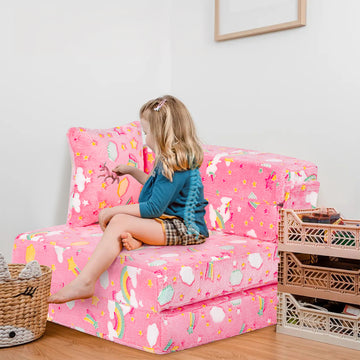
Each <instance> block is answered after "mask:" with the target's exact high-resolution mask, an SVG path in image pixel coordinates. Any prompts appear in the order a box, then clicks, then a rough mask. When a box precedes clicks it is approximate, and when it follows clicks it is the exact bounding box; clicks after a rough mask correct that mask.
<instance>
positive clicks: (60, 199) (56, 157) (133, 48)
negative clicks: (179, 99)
mask: <svg viewBox="0 0 360 360" xmlns="http://www.w3.org/2000/svg"><path fill="white" fill-rule="evenodd" d="M169 16H170V4H169V3H168V1H166V0H152V1H151V2H149V1H147V0H136V1H126V0H121V1H119V0H106V1H96V0H61V1H60V0H56V1H45V0H32V1H27V0H15V1H2V0H1V1H0V53H1V55H0V124H1V125H0V126H1V135H2V139H1V142H0V156H1V180H0V181H1V186H0V199H1V215H0V235H1V239H0V251H1V252H3V253H4V254H5V256H6V257H7V259H8V260H10V259H11V251H12V244H13V240H14V238H15V236H16V235H17V234H19V233H21V232H24V231H30V230H36V229H39V228H43V227H46V226H52V225H57V224H64V223H65V221H66V213H67V204H68V198H69V196H68V194H69V183H70V157H69V154H68V147H67V141H66V132H67V130H68V128H70V127H71V126H84V127H89V128H108V127H113V126H116V125H118V124H119V125H121V124H124V123H127V122H130V121H134V120H137V119H138V110H139V107H140V106H141V105H142V104H143V103H144V102H145V101H146V100H148V99H149V98H152V97H156V96H158V95H159V94H163V93H168V92H170V90H171V89H170V86H171V59H170V56H171V52H170V36H169V35H165V36H164V34H168V29H169Z"/></svg>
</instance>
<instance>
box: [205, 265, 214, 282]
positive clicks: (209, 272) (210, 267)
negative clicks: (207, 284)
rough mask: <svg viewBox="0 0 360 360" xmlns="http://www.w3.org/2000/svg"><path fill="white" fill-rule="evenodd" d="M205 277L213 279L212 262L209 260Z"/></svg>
mask: <svg viewBox="0 0 360 360" xmlns="http://www.w3.org/2000/svg"><path fill="white" fill-rule="evenodd" d="M206 277H207V278H208V279H211V280H214V262H213V261H210V262H209V263H208V265H207V271H206Z"/></svg>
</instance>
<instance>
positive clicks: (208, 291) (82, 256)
mask: <svg viewBox="0 0 360 360" xmlns="http://www.w3.org/2000/svg"><path fill="white" fill-rule="evenodd" d="M138 126H139V125H138V123H135V124H130V125H128V127H126V126H125V127H122V128H121V129H113V130H109V136H107V131H105V130H103V131H95V132H94V130H92V133H91V136H90V132H88V131H85V129H77V130H76V132H75V133H74V134H75V135H74V136H73V141H75V142H76V141H77V140H79V141H78V142H77V143H76V146H75V145H74V146H75V149H74V161H75V165H74V174H73V176H74V178H73V180H74V181H73V184H72V192H73V194H78V195H80V199H79V200H80V204H81V206H80V210H81V212H80V213H77V212H76V210H74V208H70V210H69V221H68V223H69V224H72V225H74V224H77V225H81V224H83V223H84V220H83V219H84V218H85V219H86V221H87V223H89V224H90V223H91V222H94V221H96V220H97V212H98V210H99V208H101V207H102V206H113V205H116V204H117V203H126V202H128V201H130V202H131V201H135V199H137V197H138V194H139V191H140V187H138V188H135V187H132V183H130V181H129V187H128V190H127V191H126V192H125V193H124V194H123V196H121V197H120V198H119V197H118V196H117V195H116V196H115V199H116V200H115V204H114V203H112V202H111V201H114V197H113V194H114V190H115V194H116V188H117V189H119V186H118V185H117V183H114V184H113V183H112V180H111V179H110V178H109V179H107V180H106V181H104V180H105V179H103V178H101V177H100V178H99V176H101V175H102V174H103V173H102V172H100V171H103V170H102V169H101V168H100V165H103V164H104V163H105V161H106V164H108V162H109V168H110V165H111V162H110V161H113V159H114V153H115V154H118V155H119V154H120V153H119V152H115V151H114V149H115V148H116V147H117V148H118V147H119V143H118V142H114V143H115V144H116V146H114V145H110V148H109V141H114V138H117V136H116V135H115V134H114V132H116V133H118V136H119V138H118V140H119V141H120V147H121V145H122V144H125V145H124V146H123V148H124V149H125V150H126V151H124V152H121V154H120V155H119V159H116V160H115V161H114V165H115V162H116V163H120V162H124V161H125V163H126V162H127V161H130V160H133V158H132V157H130V154H133V155H134V156H138V158H135V160H133V161H134V162H137V164H138V167H139V168H142V166H143V169H144V170H145V171H146V172H150V171H151V169H152V167H153V164H154V154H153V153H152V152H151V151H149V149H147V148H146V147H145V148H144V149H142V145H141V140H140V138H139V139H138V138H137V137H136V136H140V132H139V131H138ZM69 134H70V133H69ZM100 135H102V136H105V135H106V136H107V137H106V140H105V139H104V138H102V137H101V136H100ZM96 136H98V137H99V138H100V139H101V141H99V143H101V145H102V150H101V151H96V152H94V153H91V154H92V155H93V156H94V157H99V160H97V161H98V166H99V168H100V170H98V173H97V174H96V176H95V175H94V176H93V177H91V181H90V182H88V181H87V180H86V179H85V180H84V178H82V182H80V185H79V181H78V180H79V179H78V178H76V177H75V175H76V173H77V169H78V168H81V169H85V170H84V171H85V172H84V171H83V172H82V174H85V173H86V172H88V173H89V171H90V173H91V174H92V173H93V169H92V167H91V168H90V169H89V168H86V165H87V164H88V161H89V159H90V158H88V157H87V155H86V154H87V153H88V150H89V149H92V146H94V147H95V145H94V144H93V140H94V137H96ZM85 138H88V139H89V138H90V140H91V141H87V140H86V139H85ZM108 138H109V139H110V140H109V139H108ZM132 139H136V141H135V142H134V141H133V142H132ZM102 140H103V141H102ZM138 140H139V141H138ZM131 143H132V144H135V143H137V146H135V148H132V145H131ZM79 144H84V145H83V146H84V147H83V148H82V147H81V146H79ZM129 144H130V146H129ZM85 150H86V151H85ZM204 151H205V160H204V163H203V165H202V166H201V169H200V170H201V174H202V177H203V182H204V192H205V196H206V198H207V199H208V200H209V206H208V208H207V213H206V221H207V225H208V227H209V228H210V229H215V230H218V231H213V233H212V234H211V236H210V238H209V239H207V241H206V242H205V243H204V244H201V245H197V246H173V247H152V246H143V247H141V248H140V249H137V250H134V251H126V250H123V251H122V252H121V253H120V256H119V257H118V258H117V259H116V260H115V261H114V263H113V264H112V265H111V266H110V267H109V269H108V270H107V271H105V272H104V274H102V276H101V277H100V279H99V280H98V282H97V283H96V287H95V294H94V296H93V297H92V298H91V299H87V300H79V301H71V302H68V303H66V304H63V305H53V304H52V305H50V308H49V319H50V320H51V321H54V322H56V323H59V324H62V325H65V326H69V327H71V328H74V329H77V330H80V331H84V332H86V333H88V334H92V335H96V336H98V337H102V338H104V339H108V340H111V341H114V342H118V343H121V344H124V345H128V346H132V347H135V348H138V349H142V350H146V351H150V352H156V353H168V352H172V351H177V350H181V349H186V348H189V347H193V346H197V345H200V344H205V343H207V342H211V341H214V340H219V339H223V338H226V337H229V336H234V335H238V334H242V333H244V332H248V331H251V330H255V329H259V328H262V327H265V326H268V325H271V324H275V323H276V305H277V297H276V290H277V289H276V284H277V266H278V261H279V259H278V256H277V244H276V239H277V231H278V229H277V221H278V219H279V208H280V207H281V206H283V207H287V208H309V207H313V206H316V200H317V194H318V190H319V183H318V182H317V180H316V174H317V168H316V166H315V165H314V164H312V163H310V162H307V161H302V160H297V159H293V158H289V157H285V156H280V155H274V154H266V153H259V152H256V151H250V150H242V149H235V148H228V147H219V146H204ZM128 153H129V155H127V154H128ZM84 156H85V157H84ZM120 156H124V158H120ZM142 159H143V162H142ZM80 160H81V162H80ZM142 164H144V165H142ZM90 173H89V174H90ZM81 184H82V185H81ZM89 184H91V186H92V187H89ZM103 184H105V190H109V191H108V192H107V193H106V196H109V197H108V198H104V192H105V190H103V186H102V185H103ZM135 185H136V184H134V186H135ZM79 186H80V187H81V186H83V189H82V187H81V189H82V191H80V189H79ZM99 188H100V191H99ZM113 188H114V189H113ZM85 189H86V190H88V191H89V194H88V196H92V195H94V197H95V199H94V201H93V202H92V203H91V206H92V207H91V209H92V210H91V211H90V212H86V211H85V210H88V205H85V204H86V202H89V201H88V200H87V198H86V197H83V195H84V194H83V193H85ZM90 190H91V191H90ZM110 190H111V191H110ZM122 190H123V188H122ZM74 196H75V195H73V197H74ZM129 196H130V198H129ZM84 202H85V203H84ZM99 202H101V205H100V204H99ZM73 205H74V206H76V203H75V204H73ZM74 206H73V207H74ZM74 211H75V212H74ZM79 216H80V217H81V219H80V218H79ZM83 217H84V218H83ZM86 221H85V223H86ZM243 235H246V237H244V236H243ZM101 236H102V232H101V230H100V228H99V226H98V225H97V224H96V225H90V226H80V227H70V226H68V225H62V226H57V227H51V228H46V229H42V230H39V231H34V232H27V233H23V234H21V235H19V236H18V237H17V238H16V239H15V244H14V250H13V262H18V263H27V262H29V261H31V260H34V259H36V260H38V261H39V262H40V263H41V264H44V265H48V266H50V267H51V268H52V270H53V278H52V287H51V291H52V292H55V291H57V290H59V289H60V288H62V287H63V286H64V285H65V284H66V283H68V282H69V281H71V280H72V279H74V278H75V277H76V276H77V275H78V274H79V272H80V271H81V269H82V268H83V266H84V265H85V263H86V262H87V260H88V258H89V257H90V256H91V253H92V252H93V250H94V248H95V246H96V244H97V242H98V241H99V240H100V238H101ZM260 239H261V240H260Z"/></svg>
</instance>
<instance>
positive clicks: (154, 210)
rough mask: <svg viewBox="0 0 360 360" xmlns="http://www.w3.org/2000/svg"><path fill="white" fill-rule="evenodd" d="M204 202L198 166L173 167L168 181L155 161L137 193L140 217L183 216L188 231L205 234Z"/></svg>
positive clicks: (206, 232)
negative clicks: (172, 174) (176, 169)
mask: <svg viewBox="0 0 360 360" xmlns="http://www.w3.org/2000/svg"><path fill="white" fill-rule="evenodd" d="M207 204H208V202H207V201H206V200H205V199H204V186H203V184H202V181H201V176H200V172H199V169H191V170H185V171H175V172H174V176H173V181H170V180H169V179H168V178H167V177H165V176H164V175H163V174H162V167H161V165H158V166H157V167H156V168H155V169H154V171H153V174H152V175H151V176H149V179H148V180H147V181H146V183H145V184H144V187H143V189H142V190H141V193H140V196H139V206H140V215H141V217H143V218H156V217H160V216H161V215H163V214H165V215H171V216H177V217H179V218H181V219H183V220H184V222H185V225H186V227H187V229H188V232H189V233H191V234H194V235H199V234H202V235H204V236H206V237H208V236H209V233H208V230H207V227H206V224H205V220H204V216H205V207H206V205H207Z"/></svg>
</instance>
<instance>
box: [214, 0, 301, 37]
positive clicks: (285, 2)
mask: <svg viewBox="0 0 360 360" xmlns="http://www.w3.org/2000/svg"><path fill="white" fill-rule="evenodd" d="M305 25H306V0H215V40H216V41H224V40H231V39H237V38H242V37H247V36H254V35H259V34H266V33H269V32H274V31H280V30H287V29H293V28H297V27H300V26H305Z"/></svg>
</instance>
